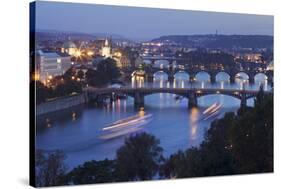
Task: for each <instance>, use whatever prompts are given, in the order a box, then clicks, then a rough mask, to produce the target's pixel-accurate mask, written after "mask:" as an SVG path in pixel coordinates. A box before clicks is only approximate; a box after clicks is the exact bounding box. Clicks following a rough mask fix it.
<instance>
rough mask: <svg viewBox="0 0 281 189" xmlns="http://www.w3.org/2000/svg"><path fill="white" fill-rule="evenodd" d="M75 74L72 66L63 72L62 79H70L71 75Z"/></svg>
mask: <svg viewBox="0 0 281 189" xmlns="http://www.w3.org/2000/svg"><path fill="white" fill-rule="evenodd" d="M75 75H76V72H75V70H74V68H73V67H70V68H69V69H68V70H66V72H65V73H64V74H63V79H64V80H65V81H71V80H72V77H73V76H75Z"/></svg>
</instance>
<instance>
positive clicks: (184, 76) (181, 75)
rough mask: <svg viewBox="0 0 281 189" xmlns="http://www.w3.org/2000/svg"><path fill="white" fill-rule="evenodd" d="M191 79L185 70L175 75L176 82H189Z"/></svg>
mask: <svg viewBox="0 0 281 189" xmlns="http://www.w3.org/2000/svg"><path fill="white" fill-rule="evenodd" d="M189 77H190V75H189V74H188V73H187V72H186V71H183V70H180V71H178V72H177V73H175V74H174V79H175V80H189Z"/></svg>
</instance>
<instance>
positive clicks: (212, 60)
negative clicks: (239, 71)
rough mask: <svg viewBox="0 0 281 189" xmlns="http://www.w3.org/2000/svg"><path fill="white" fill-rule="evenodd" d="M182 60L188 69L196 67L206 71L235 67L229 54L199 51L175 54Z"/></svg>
mask: <svg viewBox="0 0 281 189" xmlns="http://www.w3.org/2000/svg"><path fill="white" fill-rule="evenodd" d="M177 54H181V56H182V57H183V58H184V62H183V63H184V64H185V65H186V66H188V67H189V68H194V67H196V66H198V65H200V66H204V68H205V69H206V70H211V69H217V68H220V67H223V68H224V69H233V68H235V66H236V63H235V61H234V57H233V56H232V55H231V54H228V53H224V52H217V53H210V52H207V51H206V50H203V49H200V50H197V51H191V52H188V53H183V52H177Z"/></svg>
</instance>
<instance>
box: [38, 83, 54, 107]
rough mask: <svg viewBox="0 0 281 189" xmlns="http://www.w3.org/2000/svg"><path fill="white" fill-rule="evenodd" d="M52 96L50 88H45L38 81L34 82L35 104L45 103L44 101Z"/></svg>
mask: <svg viewBox="0 0 281 189" xmlns="http://www.w3.org/2000/svg"><path fill="white" fill-rule="evenodd" d="M52 95H53V91H52V89H51V88H49V87H47V86H45V85H44V84H43V83H41V82H40V81H36V104H40V103H42V102H45V101H46V99H48V98H50V97H51V96H52Z"/></svg>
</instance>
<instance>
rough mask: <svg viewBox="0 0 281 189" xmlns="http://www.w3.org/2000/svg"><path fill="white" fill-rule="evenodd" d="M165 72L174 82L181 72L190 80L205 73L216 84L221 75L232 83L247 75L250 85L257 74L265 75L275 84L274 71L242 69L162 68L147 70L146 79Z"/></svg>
mask: <svg viewBox="0 0 281 189" xmlns="http://www.w3.org/2000/svg"><path fill="white" fill-rule="evenodd" d="M159 71H163V72H165V73H166V74H167V75H168V79H169V80H172V79H173V78H174V76H175V74H176V73H179V72H180V71H182V72H185V73H187V74H188V75H189V79H194V78H195V77H196V75H197V74H198V73H200V72H205V73H207V74H208V75H209V76H210V81H211V82H212V83H215V82H216V76H217V75H218V74H219V73H226V74H228V75H229V80H230V82H231V83H234V82H235V77H236V76H237V74H239V73H245V74H246V75H247V76H248V80H249V82H250V83H254V82H255V76H256V75H257V74H264V75H265V76H266V78H267V81H268V82H270V83H271V82H273V71H268V70H240V69H232V70H231V69H227V70H222V69H213V70H204V69H179V68H176V69H173V70H171V69H167V68H164V69H160V68H152V69H151V70H146V77H148V78H149V79H153V77H154V74H155V73H157V72H159Z"/></svg>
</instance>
